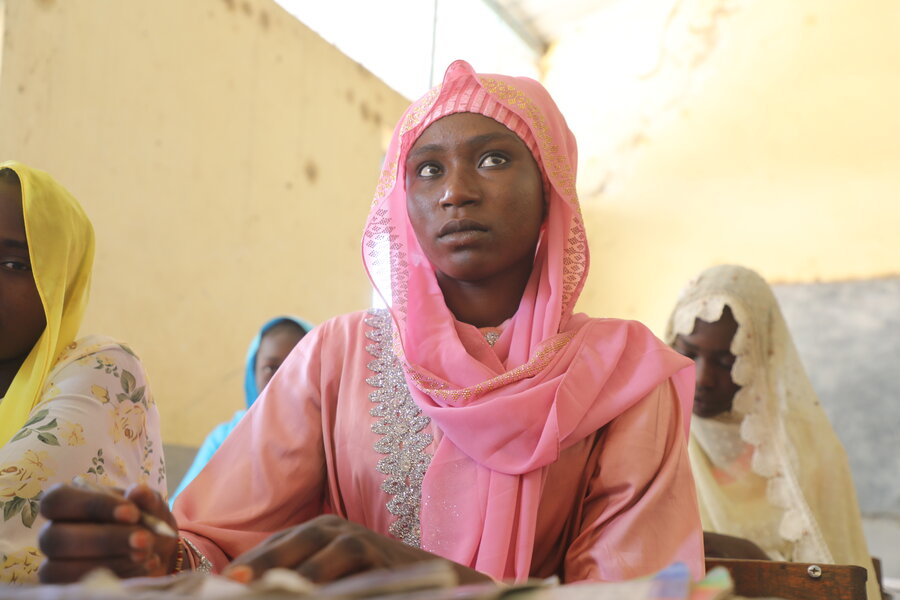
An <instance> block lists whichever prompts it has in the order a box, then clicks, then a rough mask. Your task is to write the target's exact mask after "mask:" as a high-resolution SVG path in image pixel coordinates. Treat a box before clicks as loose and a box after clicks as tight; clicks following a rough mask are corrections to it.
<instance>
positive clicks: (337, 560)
mask: <svg viewBox="0 0 900 600" xmlns="http://www.w3.org/2000/svg"><path fill="white" fill-rule="evenodd" d="M435 559H438V560H443V559H440V558H439V557H437V556H435V555H434V554H431V553H430V552H426V551H425V550H420V549H419V548H413V547H412V546H408V545H406V544H404V543H403V542H400V541H397V540H393V539H390V538H388V537H385V536H383V535H381V534H378V533H375V532H374V531H371V530H369V529H366V528H365V527H363V526H362V525H358V524H356V523H351V522H350V521H346V520H344V519H341V518H340V517H336V516H333V515H323V516H320V517H316V518H315V519H312V520H310V521H307V522H306V523H303V524H301V525H297V526H295V527H291V528H289V529H285V530H284V531H281V532H279V533H276V534H275V535H273V536H272V537H270V538H269V539H267V540H266V541H264V542H263V543H262V544H260V545H259V546H257V547H256V548H254V549H253V550H250V551H249V552H246V553H245V554H242V555H241V556H239V557H238V558H237V559H235V560H234V561H233V562H232V563H231V564H230V565H229V566H228V568H226V569H225V572H224V574H225V575H227V576H228V577H231V578H232V579H235V580H237V581H241V582H243V583H247V582H250V581H252V580H254V579H256V578H258V577H260V576H262V574H263V573H264V572H266V571H267V570H269V569H273V568H276V567H282V568H287V569H293V570H294V571H296V572H298V573H299V574H300V575H302V576H303V577H306V578H307V579H309V580H310V581H313V582H315V583H327V582H330V581H335V580H338V579H341V578H343V577H347V576H350V575H354V574H356V573H362V572H364V571H371V570H374V569H389V568H391V567H396V566H400V565H407V564H411V563H415V562H420V561H424V560H435ZM448 562H450V561H448ZM451 565H452V566H453V567H454V569H455V570H456V572H457V576H458V577H459V581H460V583H483V582H486V581H487V582H489V581H491V579H490V578H489V577H487V576H486V575H484V574H482V573H479V572H478V571H475V570H473V569H469V568H468V567H464V566H462V565H459V564H456V563H451Z"/></svg>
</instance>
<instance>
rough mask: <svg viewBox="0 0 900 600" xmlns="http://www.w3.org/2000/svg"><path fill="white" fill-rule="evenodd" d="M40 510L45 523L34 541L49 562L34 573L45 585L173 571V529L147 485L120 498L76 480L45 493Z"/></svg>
mask: <svg viewBox="0 0 900 600" xmlns="http://www.w3.org/2000/svg"><path fill="white" fill-rule="evenodd" d="M40 510H41V515H42V516H43V517H44V518H46V519H47V520H48V521H49V522H48V523H47V524H46V525H45V526H44V528H43V529H42V531H41V533H40V536H39V538H38V543H39V546H40V549H41V551H42V552H43V553H44V555H45V556H46V557H47V558H46V560H45V562H44V563H43V564H42V565H41V567H40V570H39V571H38V574H39V576H40V579H41V581H42V582H43V583H65V582H72V581H77V580H79V579H80V578H81V577H82V576H83V575H84V574H86V573H87V572H88V571H90V570H92V569H94V568H99V567H105V568H107V569H109V570H111V571H113V572H114V573H115V574H116V575H117V576H119V577H123V578H124V577H140V576H148V575H150V576H157V575H166V574H169V573H172V572H173V570H174V566H175V563H176V558H177V551H178V534H177V530H178V528H177V524H176V522H175V518H174V517H173V516H172V513H171V512H170V511H169V507H168V505H167V503H166V501H165V499H164V498H163V497H162V496H161V495H160V494H158V493H157V492H156V491H154V490H153V489H151V488H150V487H148V486H146V485H137V486H133V487H131V488H129V489H128V490H127V491H125V492H122V491H121V490H117V489H115V488H111V487H105V486H100V485H97V484H95V483H93V482H90V481H88V480H87V479H84V478H75V479H74V480H73V482H72V483H71V484H60V485H57V486H54V487H52V488H50V489H49V490H47V492H46V493H45V494H44V496H43V498H42V499H41V509H40Z"/></svg>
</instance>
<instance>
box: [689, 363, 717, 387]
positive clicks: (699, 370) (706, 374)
mask: <svg viewBox="0 0 900 600" xmlns="http://www.w3.org/2000/svg"><path fill="white" fill-rule="evenodd" d="M694 364H695V365H696V375H697V387H698V388H713V387H715V385H716V377H715V374H714V373H713V368H712V366H711V365H710V364H709V363H707V362H706V361H705V360H703V359H702V358H700V357H697V358H696V359H695V360H694Z"/></svg>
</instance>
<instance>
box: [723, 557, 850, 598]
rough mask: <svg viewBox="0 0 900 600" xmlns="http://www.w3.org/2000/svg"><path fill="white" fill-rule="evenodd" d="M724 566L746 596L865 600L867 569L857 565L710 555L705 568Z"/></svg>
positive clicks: (735, 591) (735, 586) (736, 589)
mask: <svg viewBox="0 0 900 600" xmlns="http://www.w3.org/2000/svg"><path fill="white" fill-rule="evenodd" d="M719 566H721V567H725V568H726V569H728V572H729V573H730V574H731V578H732V580H733V581H734V593H735V594H736V595H738V596H746V597H747V598H761V597H770V596H774V597H777V598H784V599H785V600H822V599H828V600H866V578H867V574H866V570H865V569H864V568H863V567H859V566H856V565H827V564H813V563H789V562H775V561H769V560H744V559H736V558H734V559H728V558H707V559H706V569H707V570H709V569H712V568H713V567H719Z"/></svg>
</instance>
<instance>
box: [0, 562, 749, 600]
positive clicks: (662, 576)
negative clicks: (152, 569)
mask: <svg viewBox="0 0 900 600" xmlns="http://www.w3.org/2000/svg"><path fill="white" fill-rule="evenodd" d="M731 597H732V596H731V579H730V578H729V576H728V573H727V571H725V570H724V569H716V570H714V571H711V572H710V574H709V575H708V576H707V577H706V579H704V580H703V581H702V582H699V583H696V582H692V581H691V576H690V572H689V571H688V569H687V567H685V566H684V565H680V564H676V565H672V566H671V567H669V568H667V569H665V570H663V571H661V572H659V573H657V574H656V575H653V576H651V577H647V578H643V579H638V580H634V581H624V582H618V583H578V584H572V585H563V586H559V585H556V584H555V583H553V582H549V581H547V582H545V581H529V582H527V583H524V584H517V585H509V586H504V585H477V586H458V585H457V579H456V574H455V573H454V571H453V570H452V569H451V568H450V566H449V565H447V564H446V563H443V562H440V561H435V562H423V563H417V564H413V565H410V566H408V567H404V568H402V569H394V570H391V571H372V572H369V573H363V574H360V575H356V576H354V577H348V578H346V579H343V580H341V581H337V582H335V583H332V584H329V585H324V586H316V585H314V584H312V583H310V582H309V581H308V580H306V579H304V578H302V577H300V576H299V575H298V574H297V573H295V572H293V571H288V570H285V569H274V570H272V571H269V572H268V573H266V574H265V576H264V577H263V578H262V579H261V580H260V581H258V582H254V583H253V584H250V585H243V584H240V583H236V582H234V581H231V580H230V579H226V578H224V577H220V576H218V575H204V574H201V573H192V572H187V573H181V574H179V575H173V576H171V577H157V578H140V579H126V580H120V579H117V578H116V577H115V576H113V575H112V574H110V573H108V572H97V573H93V574H92V575H90V576H88V578H86V579H85V580H84V581H82V582H80V583H78V584H72V585H45V586H24V587H20V586H0V598H3V599H4V600H7V599H8V600H88V599H90V600H125V599H126V598H127V599H129V600H132V599H136V600H171V599H173V598H201V599H203V598H216V599H219V598H222V599H229V600H230V599H234V600H267V599H276V598H309V599H315V600H356V599H362V598H365V599H367V600H388V599H390V600H413V599H414V600H501V599H503V600H505V599H508V598H509V599H511V598H515V600H724V599H727V598H731Z"/></svg>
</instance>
